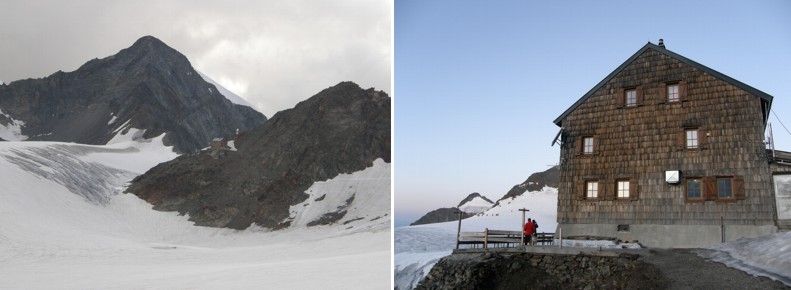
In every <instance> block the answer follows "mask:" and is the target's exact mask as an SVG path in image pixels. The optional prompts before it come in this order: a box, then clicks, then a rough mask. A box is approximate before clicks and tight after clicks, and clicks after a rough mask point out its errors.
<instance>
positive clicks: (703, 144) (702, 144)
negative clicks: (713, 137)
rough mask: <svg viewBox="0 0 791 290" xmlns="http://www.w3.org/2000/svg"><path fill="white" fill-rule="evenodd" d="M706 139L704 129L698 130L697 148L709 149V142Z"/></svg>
mask: <svg viewBox="0 0 791 290" xmlns="http://www.w3.org/2000/svg"><path fill="white" fill-rule="evenodd" d="M706 137H707V136H706V127H700V128H698V148H700V149H705V148H709V140H708V138H706Z"/></svg>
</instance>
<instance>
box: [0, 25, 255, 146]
mask: <svg viewBox="0 0 791 290" xmlns="http://www.w3.org/2000/svg"><path fill="white" fill-rule="evenodd" d="M0 109H1V110H2V112H3V113H5V114H7V115H8V116H4V115H2V114H0V125H7V124H9V123H11V122H12V120H11V118H13V119H14V120H18V121H22V122H24V126H22V127H21V133H22V135H25V136H27V137H28V139H27V140H34V141H35V140H38V141H64V142H77V143H83V144H94V145H99V144H106V143H107V142H108V141H110V140H111V139H112V138H113V137H114V136H116V135H117V134H119V133H121V134H123V133H125V132H126V131H127V130H129V129H130V128H136V129H141V130H145V133H144V134H143V136H142V137H143V138H152V137H155V136H159V135H161V134H163V133H166V135H165V138H164V142H165V145H173V146H174V148H175V149H176V151H178V152H181V153H184V152H193V151H194V150H195V149H199V148H204V147H206V146H207V144H208V141H209V140H211V139H212V138H215V137H226V136H232V135H234V134H235V133H236V131H237V129H238V130H239V131H242V132H243V131H246V130H249V129H251V128H253V127H256V126H258V125H260V124H261V123H263V122H264V121H265V120H266V117H265V116H264V115H262V114H261V113H259V112H257V111H255V110H253V109H252V108H250V107H247V106H242V105H236V104H233V103H231V102H230V101H229V100H228V99H226V98H225V97H224V96H223V95H221V94H220V93H219V91H218V89H217V87H215V86H214V85H212V84H210V83H207V82H206V81H204V80H203V78H201V76H200V75H199V74H198V73H197V72H196V71H195V69H194V68H193V67H192V65H191V64H190V62H189V60H187V58H186V57H185V56H184V55H182V54H181V53H179V52H178V51H176V50H175V49H173V48H170V47H169V46H167V45H166V44H165V43H163V42H162V41H160V40H159V39H156V38H154V37H152V36H145V37H143V38H140V39H139V40H137V41H136V42H135V43H134V44H133V45H132V46H131V47H129V48H126V49H123V50H121V51H120V52H118V53H117V54H115V55H112V56H109V57H106V58H103V59H93V60H91V61H88V62H87V63H85V64H84V65H82V66H81V67H80V68H79V69H77V70H76V71H73V72H61V71H58V72H56V73H54V74H52V75H50V76H48V77H45V78H41V79H26V80H18V81H14V82H12V83H10V84H7V85H4V86H0Z"/></svg>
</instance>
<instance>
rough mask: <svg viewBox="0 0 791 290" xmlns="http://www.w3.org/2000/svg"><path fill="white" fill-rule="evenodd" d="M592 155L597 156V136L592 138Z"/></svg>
mask: <svg viewBox="0 0 791 290" xmlns="http://www.w3.org/2000/svg"><path fill="white" fill-rule="evenodd" d="M593 154H594V155H599V136H593Z"/></svg>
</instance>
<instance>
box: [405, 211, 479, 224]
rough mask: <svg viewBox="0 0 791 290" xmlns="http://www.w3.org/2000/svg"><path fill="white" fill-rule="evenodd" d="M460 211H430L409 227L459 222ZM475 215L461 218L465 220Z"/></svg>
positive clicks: (466, 215)
mask: <svg viewBox="0 0 791 290" xmlns="http://www.w3.org/2000/svg"><path fill="white" fill-rule="evenodd" d="M459 211H461V210H460V209H459V208H456V207H451V208H447V207H446V208H440V209H435V210H432V211H430V212H429V213H427V214H425V215H424V216H422V217H420V218H419V219H418V220H417V221H415V222H414V223H411V224H409V225H410V226H416V225H425V224H434V223H444V222H449V221H456V220H459V214H458V212H459ZM473 215H475V214H472V213H466V212H465V213H462V215H461V218H462V219H466V218H468V217H471V216H473Z"/></svg>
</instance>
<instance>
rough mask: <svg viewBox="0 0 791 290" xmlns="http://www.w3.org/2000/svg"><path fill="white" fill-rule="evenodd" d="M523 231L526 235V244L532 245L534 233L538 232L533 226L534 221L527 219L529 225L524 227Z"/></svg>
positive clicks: (526, 224)
mask: <svg viewBox="0 0 791 290" xmlns="http://www.w3.org/2000/svg"><path fill="white" fill-rule="evenodd" d="M523 231H524V234H525V244H529V243H530V238H531V237H532V236H533V233H534V232H535V231H536V227H535V226H534V225H533V220H532V219H529V218H528V219H527V223H525V226H524V227H523Z"/></svg>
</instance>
